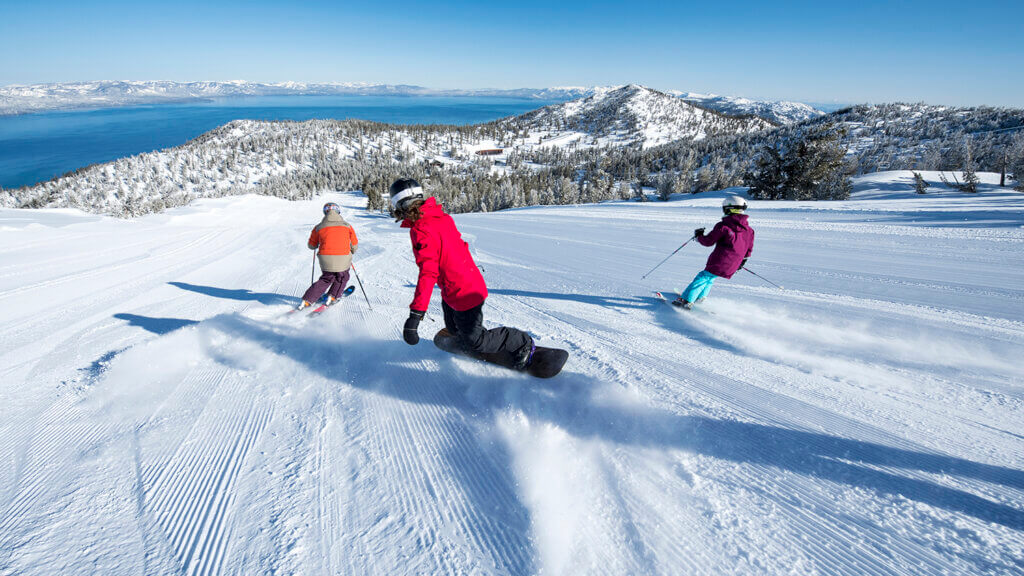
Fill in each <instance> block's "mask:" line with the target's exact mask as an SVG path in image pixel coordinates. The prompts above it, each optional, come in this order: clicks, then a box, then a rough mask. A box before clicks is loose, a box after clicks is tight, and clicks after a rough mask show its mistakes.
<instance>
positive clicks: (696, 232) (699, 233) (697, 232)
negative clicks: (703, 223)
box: [693, 228, 704, 238]
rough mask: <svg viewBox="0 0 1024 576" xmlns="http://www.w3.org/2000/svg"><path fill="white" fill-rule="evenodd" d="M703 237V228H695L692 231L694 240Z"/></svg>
mask: <svg viewBox="0 0 1024 576" xmlns="http://www.w3.org/2000/svg"><path fill="white" fill-rule="evenodd" d="M703 235H704V229H703V228H697V229H696V230H694V231H693V236H694V237H695V238H700V237H701V236H703Z"/></svg>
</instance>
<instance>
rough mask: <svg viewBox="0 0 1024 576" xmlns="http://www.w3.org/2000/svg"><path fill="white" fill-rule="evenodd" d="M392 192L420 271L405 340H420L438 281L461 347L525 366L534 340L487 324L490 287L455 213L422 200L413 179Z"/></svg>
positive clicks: (449, 326) (443, 305)
mask: <svg viewBox="0 0 1024 576" xmlns="http://www.w3.org/2000/svg"><path fill="white" fill-rule="evenodd" d="M390 193H391V206H392V208H394V212H395V216H396V218H397V219H398V220H400V221H401V222H402V228H409V238H410V239H411V240H412V251H413V255H414V256H415V257H416V265H417V266H419V269H420V273H419V280H418V281H417V282H416V292H415V295H414V296H413V300H412V304H411V305H410V306H409V318H408V320H406V321H405V327H404V329H403V331H402V337H403V338H404V339H405V341H406V343H408V344H416V343H418V342H419V341H420V337H419V333H418V327H419V324H420V320H422V319H423V316H424V315H425V314H426V311H427V307H428V306H429V305H430V296H431V293H432V292H433V290H434V285H435V284H436V285H439V286H440V287H441V308H442V309H443V310H444V325H445V328H446V329H447V330H448V332H449V333H450V334H453V335H455V336H456V338H457V339H458V343H459V345H460V346H461V347H462V348H464V349H465V350H467V351H469V352H472V353H474V354H477V355H486V356H487V357H489V358H491V359H493V361H494V362H496V363H498V364H501V365H503V366H505V367H508V368H513V369H516V370H525V369H526V368H527V367H528V366H529V364H530V360H531V359H532V356H533V352H534V350H535V349H536V347H535V346H534V343H533V338H532V337H531V336H530V335H529V334H527V333H526V332H523V331H522V330H517V329H515V328H508V327H500V328H492V329H486V328H484V326H483V306H484V301H485V300H486V299H487V285H486V284H485V283H484V277H483V275H481V274H480V269H479V268H477V265H476V263H475V262H474V261H473V257H472V256H471V255H470V253H469V246H468V245H467V244H466V242H465V241H463V240H462V235H461V234H459V231H458V229H457V228H456V227H455V221H454V220H452V217H451V216H449V215H447V214H445V213H444V210H443V209H442V207H441V205H440V204H438V202H437V200H436V199H435V198H433V197H430V198H426V199H424V195H423V188H421V187H420V185H419V184H418V183H417V182H416V181H415V180H413V179H411V178H400V179H398V180H396V181H395V182H394V184H392V185H391V189H390Z"/></svg>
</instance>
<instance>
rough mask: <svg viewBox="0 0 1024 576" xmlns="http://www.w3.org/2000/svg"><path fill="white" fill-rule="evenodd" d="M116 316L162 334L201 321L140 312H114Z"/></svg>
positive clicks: (148, 330) (133, 324) (154, 332)
mask: <svg viewBox="0 0 1024 576" xmlns="http://www.w3.org/2000/svg"><path fill="white" fill-rule="evenodd" d="M114 318H117V319H118V320H127V321H128V323H129V324H131V325H132V326H138V327H139V328H142V329H143V330H146V331H147V332H152V333H153V334H158V335H160V336H163V335H164V334H169V333H171V332H174V331H175V330H179V329H181V328H184V327H186V326H192V325H194V324H198V323H199V322H197V321H195V320H185V319H183V318H153V317H151V316H139V315H138V314H126V313H123V312H119V313H117V314H114Z"/></svg>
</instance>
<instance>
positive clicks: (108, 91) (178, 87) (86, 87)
mask: <svg viewBox="0 0 1024 576" xmlns="http://www.w3.org/2000/svg"><path fill="white" fill-rule="evenodd" d="M594 90H595V89H594V88H584V87H564V88H536V89H535V88H518V89H479V90H458V89H452V90H438V89H431V88H424V87H422V86H413V85H409V84H369V83H364V82H326V83H309V82H278V83H259V82H245V81H235V82H170V81H97V82H70V83H60V84H33V85H28V86H19V85H14V86H2V87H0V116H2V115H10V114H22V113H26V112H42V111H46V110H58V109H70V108H106V107H115V106H130V105H138V104H158V103H169V102H187V101H190V100H203V99H209V98H226V97H242V96H282V95H307V96H308V95H315V96H501V97H509V98H535V99H538V100H570V99H573V98H580V97H582V96H585V95H588V94H592V93H593V92H594Z"/></svg>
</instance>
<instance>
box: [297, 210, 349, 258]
mask: <svg viewBox="0 0 1024 576" xmlns="http://www.w3.org/2000/svg"><path fill="white" fill-rule="evenodd" d="M307 245H308V246H309V248H310V249H311V250H316V249H318V248H319V251H318V252H317V255H318V256H319V259H320V268H321V269H322V270H323V271H325V272H344V271H345V270H348V269H349V266H351V264H352V254H354V253H355V251H356V248H358V247H359V239H358V238H356V231H355V230H353V229H352V226H350V225H349V223H348V222H345V220H344V219H343V218H342V217H341V216H340V215H338V214H337V213H336V212H328V213H327V216H324V219H323V220H322V221H321V222H320V224H317V226H316V228H313V231H312V232H311V233H310V234H309V241H308V242H307Z"/></svg>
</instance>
